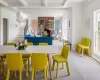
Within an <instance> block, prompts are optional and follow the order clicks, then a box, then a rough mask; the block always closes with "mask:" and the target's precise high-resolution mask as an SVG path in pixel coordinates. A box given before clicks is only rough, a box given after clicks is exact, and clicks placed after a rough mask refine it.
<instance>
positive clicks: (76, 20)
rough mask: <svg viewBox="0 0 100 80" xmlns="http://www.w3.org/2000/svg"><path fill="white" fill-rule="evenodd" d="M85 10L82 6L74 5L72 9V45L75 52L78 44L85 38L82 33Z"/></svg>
mask: <svg viewBox="0 0 100 80" xmlns="http://www.w3.org/2000/svg"><path fill="white" fill-rule="evenodd" d="M82 14H83V9H82V5H81V4H74V5H73V7H72V45H73V50H75V47H76V43H77V42H79V41H80V40H81V38H82V36H83V33H82V28H83V25H82V18H83V15H82Z"/></svg>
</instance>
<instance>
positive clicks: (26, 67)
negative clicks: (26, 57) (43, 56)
mask: <svg viewBox="0 0 100 80" xmlns="http://www.w3.org/2000/svg"><path fill="white" fill-rule="evenodd" d="M25 70H26V77H28V66H27V64H25Z"/></svg>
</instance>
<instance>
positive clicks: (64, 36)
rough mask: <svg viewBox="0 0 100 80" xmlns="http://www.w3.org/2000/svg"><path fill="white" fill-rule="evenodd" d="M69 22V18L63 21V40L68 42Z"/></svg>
mask: <svg viewBox="0 0 100 80" xmlns="http://www.w3.org/2000/svg"><path fill="white" fill-rule="evenodd" d="M67 29H68V20H67V17H64V18H63V19H62V38H63V39H64V40H67Z"/></svg>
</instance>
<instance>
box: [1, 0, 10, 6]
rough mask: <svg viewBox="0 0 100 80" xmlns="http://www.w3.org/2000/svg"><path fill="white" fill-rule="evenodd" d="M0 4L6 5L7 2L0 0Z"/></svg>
mask: <svg viewBox="0 0 100 80" xmlns="http://www.w3.org/2000/svg"><path fill="white" fill-rule="evenodd" d="M0 4H1V5H3V6H8V3H7V2H5V1H3V0H0Z"/></svg>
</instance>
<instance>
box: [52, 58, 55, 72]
mask: <svg viewBox="0 0 100 80" xmlns="http://www.w3.org/2000/svg"><path fill="white" fill-rule="evenodd" d="M54 66H55V61H54V60H53V65H52V71H54Z"/></svg>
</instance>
